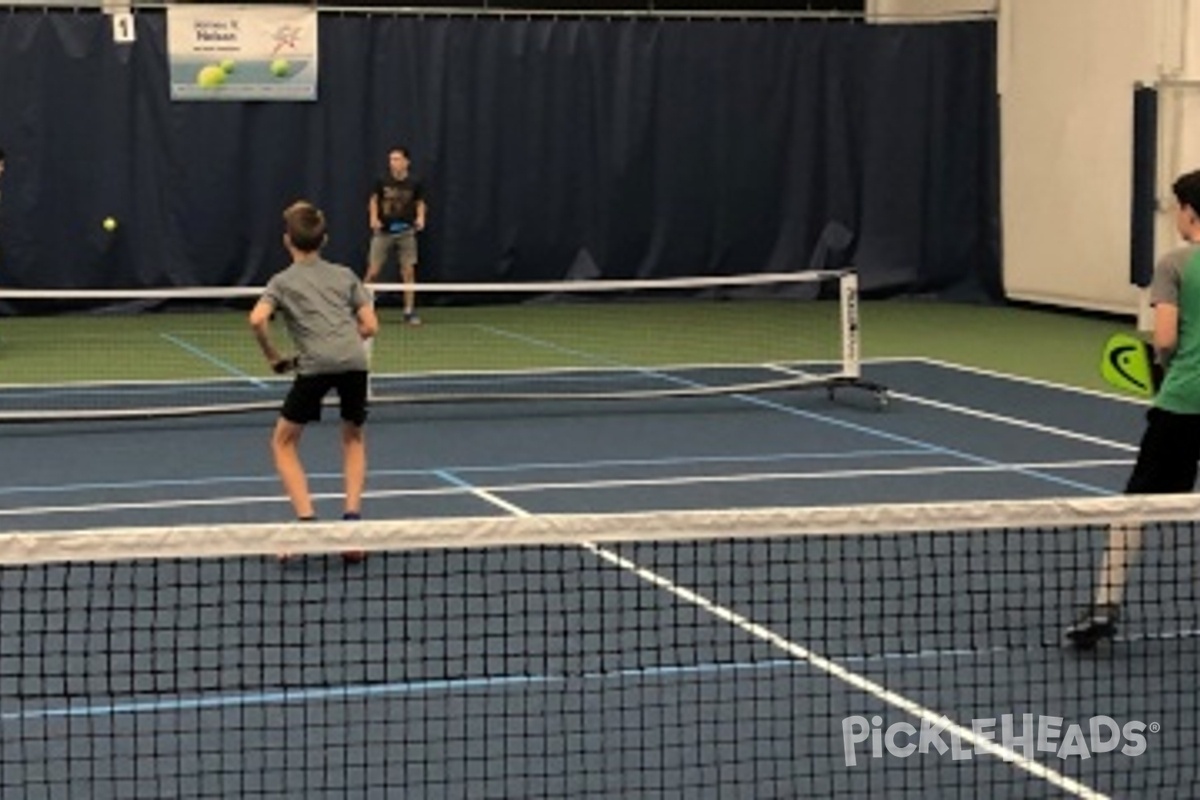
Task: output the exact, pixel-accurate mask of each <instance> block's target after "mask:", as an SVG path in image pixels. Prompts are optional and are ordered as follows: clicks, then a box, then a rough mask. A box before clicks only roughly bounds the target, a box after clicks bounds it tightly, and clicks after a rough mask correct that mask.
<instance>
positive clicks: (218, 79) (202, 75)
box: [196, 64, 227, 89]
mask: <svg viewBox="0 0 1200 800" xmlns="http://www.w3.org/2000/svg"><path fill="white" fill-rule="evenodd" d="M226 77H227V73H226V72H225V70H223V69H222V68H221V67H219V66H217V65H216V64H209V65H208V66H207V67H204V68H203V69H202V70H200V72H199V73H197V75H196V83H197V84H199V85H200V87H201V88H204V89H215V88H217V87H218V86H221V85H222V84H224V83H225V78H226Z"/></svg>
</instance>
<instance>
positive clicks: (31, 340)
mask: <svg viewBox="0 0 1200 800" xmlns="http://www.w3.org/2000/svg"><path fill="white" fill-rule="evenodd" d="M374 291H375V293H376V297H377V307H378V308H379V310H380V313H381V317H382V328H381V332H380V334H379V335H378V336H377V337H375V339H374V340H373V341H372V342H371V344H370V354H371V369H372V400H373V402H374V403H375V404H377V405H386V404H390V403H408V402H437V401H449V402H454V401H465V400H553V399H588V400H603V399H641V398H656V397H670V396H688V395H707V394H728V393H731V392H750V391H765V390H770V389H782V388H790V387H796V386H804V385H809V386H812V385H819V386H831V387H836V386H840V385H845V384H855V385H857V384H858V383H860V382H861V376H860V374H859V362H858V331H859V324H858V318H857V282H856V279H855V276H854V275H853V274H852V273H849V272H805V273H788V274H768V275H751V276H734V277H720V278H677V279H657V280H626V281H619V280H604V281H569V282H550V283H519V284H434V285H425V286H421V285H419V286H418V287H417V291H418V297H419V301H420V303H421V304H422V308H423V311H422V315H423V318H424V320H425V322H426V324H425V325H423V326H422V327H421V328H419V329H414V328H412V327H409V326H405V325H404V324H403V322H402V320H401V303H400V295H401V293H402V291H403V287H402V286H400V285H396V284H383V285H379V286H376V287H374ZM258 295H259V290H258V289H254V288H240V289H191V290H187V289H181V290H171V291H133V292H122V291H91V290H86V291H64V292H54V291H30V290H0V303H7V304H9V305H11V306H12V307H14V308H15V309H16V310H17V312H18V313H17V314H16V315H15V316H14V317H11V318H9V319H6V320H5V324H4V330H3V332H2V333H0V358H3V360H4V363H5V369H4V370H3V373H2V374H0V422H3V421H16V422H22V421H60V420H73V419H89V418H91V419H123V418H145V417H184V416H197V415H204V414H217V413H244V412H250V411H258V410H274V409H276V408H278V406H279V402H280V399H281V398H282V396H283V394H284V393H285V392H286V390H287V387H288V386H289V384H290V379H289V378H287V377H278V376H275V375H272V374H271V371H270V369H269V368H268V366H267V365H266V364H265V362H264V361H263V359H262V356H261V354H260V353H259V352H258V350H257V347H256V345H255V343H254V341H253V338H252V337H251V336H250V334H249V331H248V328H247V326H246V321H245V319H246V312H247V310H248V309H249V307H250V305H251V304H253V302H254V300H255V298H256V297H257V296H258ZM274 336H275V338H276V340H277V342H279V343H281V344H282V343H285V342H287V337H286V333H285V332H284V331H283V325H282V323H281V322H280V321H278V320H277V321H276V330H275V334H274ZM863 385H866V384H865V383H863Z"/></svg>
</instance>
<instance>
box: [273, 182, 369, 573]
mask: <svg viewBox="0 0 1200 800" xmlns="http://www.w3.org/2000/svg"><path fill="white" fill-rule="evenodd" d="M283 221H284V235H283V244H284V246H285V247H286V248H287V250H288V252H289V253H290V254H291V256H292V265H291V266H289V267H288V268H286V269H284V270H283V271H282V272H280V273H278V274H277V275H275V276H274V277H273V278H271V280H270V281H269V282H268V283H267V288H266V290H265V291H264V292H263V295H262V297H261V298H260V299H259V300H258V302H257V303H256V304H255V306H254V308H253V310H251V312H250V326H251V328H253V330H254V337H255V339H257V340H258V346H259V347H260V348H261V349H262V352H263V355H264V356H266V359H267V361H268V362H269V363H270V364H271V368H272V369H273V370H274V371H275V372H279V373H282V372H287V371H290V370H293V369H294V370H295V371H296V378H295V380H294V381H293V383H292V388H291V390H290V391H289V392H288V395H287V398H286V399H285V400H284V402H283V408H282V410H281V411H280V415H279V419H278V421H277V422H276V424H275V431H274V433H273V434H272V436H271V452H272V454H273V456H274V458H275V469H276V470H277V471H278V472H279V477H280V479H281V480H282V482H283V487H284V490H285V491H286V492H287V495H288V498H289V499H290V500H291V502H292V508H293V509H294V510H295V512H296V517H297V518H298V519H300V520H312V519H315V518H316V512H315V510H314V508H313V502H312V496H311V495H310V494H309V490H308V478H307V476H306V475H305V472H304V465H303V464H302V463H301V460H300V451H299V445H300V437H301V435H302V434H303V433H304V426H305V425H307V424H308V423H309V422H316V421H317V420H319V419H320V418H321V403H322V401H323V400H324V397H325V395H326V394H328V393H329V391H330V390H331V389H333V390H336V391H337V394H338V400H339V404H340V409H341V419H342V428H341V438H342V459H343V473H344V480H345V492H346V505H345V513H344V515H343V518H344V519H358V517H359V514H360V512H361V508H362V494H363V488H364V486H365V484H366V464H367V451H366V439H365V436H364V431H363V426H364V425H365V424H366V421H367V355H366V352H365V350H364V348H363V340H364V339H366V338H368V337H371V336H374V335H375V333H376V332H377V331H378V329H379V322H378V319H377V318H376V316H375V309H374V306H373V305H372V302H371V297H370V295H369V293H368V292H367V290H366V288H365V287H364V286H363V284H362V281H360V280H359V279H358V276H357V275H355V274H354V272H352V271H351V270H350V269H348V268H347V267H343V266H341V265H338V264H331V263H329V262H327V261H325V260H324V259H322V258H321V248H322V247H323V246H324V245H325V241H326V233H325V230H326V227H325V215H324V214H322V213H321V210H320V209H318V208H317V207H315V206H314V205H312V204H311V203H307V202H303V201H301V202H298V203H293V204H292V205H291V206H289V207H288V208H287V209H286V210H285V211H284V212H283ZM276 313H279V314H280V315H282V317H283V320H284V323H285V324H286V325H287V329H288V333H289V335H290V336H291V339H292V343H293V344H294V345H295V347H296V353H297V355H296V357H295V358H284V357H283V356H282V355H281V354H280V352H279V351H278V350H277V349H276V348H275V345H274V343H273V342H272V341H271V337H270V329H269V325H270V320H271V317H272V316H273V315H274V314H276ZM345 555H346V556H347V558H348V559H353V558H357V557H360V556H361V554H357V553H348V554H345Z"/></svg>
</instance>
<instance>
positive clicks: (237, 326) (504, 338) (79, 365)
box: [0, 300, 1133, 392]
mask: <svg viewBox="0 0 1200 800" xmlns="http://www.w3.org/2000/svg"><path fill="white" fill-rule="evenodd" d="M860 313H861V319H862V327H861V346H862V357H863V358H864V359H866V360H868V361H869V360H870V359H873V358H895V357H903V358H931V359H938V360H944V361H949V362H953V363H957V364H962V365H966V366H972V367H978V368H982V369H989V370H996V371H999V372H1005V373H1010V374H1014V375H1023V376H1028V377H1032V378H1037V379H1042V380H1047V381H1052V382H1056V383H1062V384H1066V385H1072V386H1079V387H1084V388H1089V389H1095V390H1100V391H1109V392H1111V391H1114V390H1112V389H1111V387H1108V385H1107V384H1106V383H1105V382H1104V381H1103V380H1102V379H1101V377H1100V375H1099V372H1098V370H1097V363H1098V357H1099V353H1100V349H1101V347H1102V346H1103V343H1104V340H1105V339H1106V338H1107V337H1108V335H1110V334H1111V333H1112V332H1114V331H1115V330H1131V329H1132V328H1133V323H1132V320H1131V319H1121V318H1117V317H1104V316H1099V315H1087V314H1081V313H1073V312H1069V311H1060V310H1053V309H1045V308H1030V307H1015V306H979V305H962V304H953V303H941V302H933V301H917V300H877V301H866V302H863V303H862V304H861V307H860ZM422 314H423V316H424V319H425V322H426V324H425V325H423V326H422V327H420V328H416V329H413V328H406V327H405V326H403V325H402V324H401V323H400V320H399V310H398V309H395V308H386V309H383V310H382V312H381V317H382V323H383V331H382V333H381V335H380V336H379V338H378V340H377V342H376V346H375V350H374V356H373V357H374V362H373V369H375V370H377V371H384V372H431V371H450V372H454V371H460V370H471V371H477V370H488V369H494V370H508V369H523V368H530V369H532V368H544V367H567V366H603V365H605V364H609V365H621V366H627V367H630V366H631V367H651V366H655V365H659V364H667V363H670V364H677V363H721V364H728V363H735V364H736V363H747V364H750V363H754V364H758V363H768V362H773V361H795V360H836V359H837V358H839V357H840V346H841V345H840V341H841V340H840V335H839V328H838V304H837V303H836V302H833V301H798V302H779V301H753V302H748V301H738V302H718V301H712V300H709V301H698V302H673V303H670V304H661V303H656V304H654V305H653V306H649V305H645V304H639V303H604V304H596V303H580V302H576V301H569V302H562V303H552V302H547V303H524V304H513V305H507V306H488V307H475V306H457V307H429V308H425V309H422ZM279 335H280V341H281V342H286V339H285V338H283V337H284V335H283V333H282V331H280V332H279ZM266 374H267V370H266V365H265V364H264V362H263V359H262V357H261V356H260V354H259V353H258V350H257V347H256V346H255V344H254V341H253V338H252V337H251V335H250V331H249V328H248V326H247V325H246V321H245V310H244V309H227V310H223V311H203V312H179V311H167V312H159V311H153V312H150V311H143V312H140V313H92V314H79V313H74V314H69V315H68V314H58V315H52V316H32V317H27V316H11V317H4V318H0V384H8V385H12V384H26V385H28V384H53V383H61V382H77V381H139V380H201V379H206V378H210V379H211V378H228V377H230V376H231V375H234V376H242V377H244V376H260V375H262V376H265V375H266Z"/></svg>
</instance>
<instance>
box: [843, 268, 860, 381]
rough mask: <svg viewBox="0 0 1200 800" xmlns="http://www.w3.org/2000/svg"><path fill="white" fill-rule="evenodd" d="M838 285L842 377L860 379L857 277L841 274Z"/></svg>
mask: <svg viewBox="0 0 1200 800" xmlns="http://www.w3.org/2000/svg"><path fill="white" fill-rule="evenodd" d="M839 284H840V291H839V296H840V297H841V312H842V313H841V319H842V375H843V376H844V377H846V378H850V379H855V380H857V379H858V378H861V377H862V365H861V353H860V344H859V338H858V332H859V322H858V275H857V274H856V273H854V272H843V273H842V276H841V278H840V279H839Z"/></svg>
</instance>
